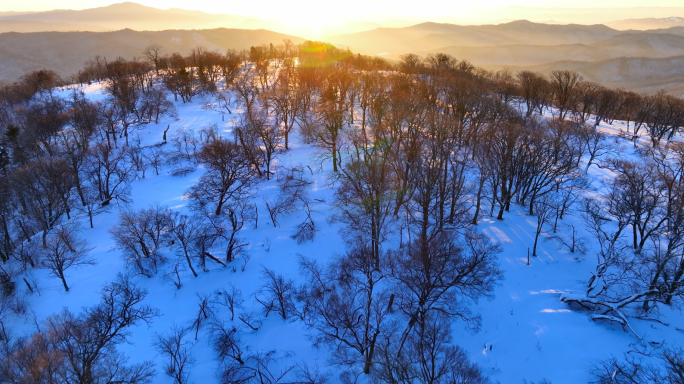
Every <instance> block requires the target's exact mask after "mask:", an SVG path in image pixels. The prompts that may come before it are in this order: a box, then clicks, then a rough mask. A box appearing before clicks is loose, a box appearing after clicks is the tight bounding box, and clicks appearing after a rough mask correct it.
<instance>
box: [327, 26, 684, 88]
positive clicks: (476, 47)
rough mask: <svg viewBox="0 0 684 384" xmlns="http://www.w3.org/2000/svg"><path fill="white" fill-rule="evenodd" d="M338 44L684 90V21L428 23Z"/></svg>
mask: <svg viewBox="0 0 684 384" xmlns="http://www.w3.org/2000/svg"><path fill="white" fill-rule="evenodd" d="M328 41H330V42H331V43H333V44H335V45H338V46H342V47H349V48H350V49H352V50H353V51H358V52H361V53H364V54H369V55H382V56H384V57H386V58H388V59H398V58H399V57H400V56H401V55H403V54H406V53H416V54H419V55H423V56H424V55H426V54H430V53H438V52H441V53H447V54H450V55H452V56H454V57H456V58H458V59H462V60H463V59H465V60H469V61H471V62H472V63H473V64H475V65H479V66H483V67H485V68H489V69H501V68H508V69H510V70H512V71H516V70H521V69H533V70H537V71H540V72H550V71H551V70H553V69H560V68H563V69H573V70H576V71H578V72H580V73H582V74H583V75H584V77H586V78H587V79H589V80H593V81H597V82H599V83H603V84H606V85H610V86H613V87H624V88H628V89H633V90H637V91H645V92H655V91H657V90H659V89H666V90H669V91H671V92H675V93H677V94H681V95H684V61H683V59H684V57H682V56H683V55H684V27H670V28H667V29H653V30H647V31H636V30H628V31H619V30H616V29H613V28H610V27H608V26H605V25H600V24H599V25H578V24H568V25H559V24H541V23H533V22H530V21H526V20H518V21H514V22H510V23H503V24H498V25H470V26H462V25H453V24H438V23H422V24H418V25H414V26H411V27H408V28H377V29H375V30H372V31H365V32H360V33H352V34H345V35H338V36H332V37H330V38H328Z"/></svg>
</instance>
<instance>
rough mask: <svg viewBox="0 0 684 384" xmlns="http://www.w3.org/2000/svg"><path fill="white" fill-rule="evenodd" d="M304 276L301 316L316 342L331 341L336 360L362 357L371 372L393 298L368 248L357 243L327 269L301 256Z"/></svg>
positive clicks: (351, 360) (354, 360)
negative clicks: (356, 245)
mask: <svg viewBox="0 0 684 384" xmlns="http://www.w3.org/2000/svg"><path fill="white" fill-rule="evenodd" d="M300 263H301V270H302V274H303V276H304V278H305V280H304V281H305V282H304V284H303V285H302V287H301V288H300V289H299V290H298V293H297V297H298V301H299V303H300V305H301V309H300V310H299V311H300V314H299V316H300V318H302V319H303V321H304V323H305V324H307V325H308V326H309V327H311V328H313V329H314V330H315V331H316V334H315V340H316V342H318V343H324V344H328V345H330V346H333V347H334V352H333V358H334V360H335V361H336V362H338V363H340V364H352V363H357V362H359V363H362V364H363V372H364V373H366V374H369V373H370V371H371V367H372V366H373V363H374V362H375V359H376V356H375V352H376V348H377V346H378V341H379V340H380V339H382V337H384V334H385V332H387V331H389V329H388V328H387V323H388V322H389V318H388V314H389V313H390V306H389V305H388V303H390V302H391V299H390V295H389V293H387V292H385V291H383V290H382V289H381V287H380V284H379V283H380V281H381V280H383V279H384V278H385V274H384V273H383V272H382V269H380V270H379V269H378V268H376V263H375V259H374V257H373V253H372V251H371V250H370V249H368V248H355V249H352V250H350V251H348V252H347V254H346V255H345V256H343V257H340V258H337V259H336V260H335V262H334V263H332V264H331V265H330V266H329V267H328V268H327V269H324V268H322V267H321V266H320V265H319V264H318V263H317V262H316V261H314V260H310V259H305V258H303V259H302V260H301V262H300Z"/></svg>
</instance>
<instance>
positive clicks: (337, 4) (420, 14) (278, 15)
mask: <svg viewBox="0 0 684 384" xmlns="http://www.w3.org/2000/svg"><path fill="white" fill-rule="evenodd" d="M121 1H122V0H119V1H116V0H25V1H10V0H0V12H1V11H45V10H52V9H85V8H96V7H102V6H107V5H111V4H114V3H118V2H121ZM135 2H137V3H139V4H143V5H147V6H151V7H155V8H160V9H168V8H182V9H194V10H201V11H204V12H208V13H225V14H233V15H246V16H250V17H254V18H259V19H269V20H274V21H276V22H277V23H278V24H279V25H281V26H289V28H290V29H292V28H295V29H296V28H300V29H301V28H304V29H306V30H307V31H313V33H314V34H315V35H318V34H320V33H321V30H322V29H323V28H326V27H330V26H333V25H342V24H343V23H344V22H348V21H353V20H359V21H374V22H380V23H382V24H384V25H386V26H400V25H399V24H396V25H390V24H388V23H392V22H395V23H401V22H403V23H408V22H417V21H435V22H448V23H459V24H482V23H498V22H505V21H511V20H517V19H527V20H532V21H537V22H559V23H579V24H598V23H605V22H608V21H613V20H620V19H629V18H643V17H670V16H681V17H684V8H682V7H684V0H572V1H568V0H564V1H559V0H475V1H473V0H467V1H466V0H342V1H330V0H328V1H326V0H237V1H229V0H228V1H227V0H194V1H188V0H136V1H135ZM511 7H527V8H511ZM597 7H601V8H597ZM630 7H650V8H649V9H643V8H642V9H633V8H630ZM653 7H680V8H679V9H680V10H681V11H680V10H677V11H674V12H673V11H671V9H670V8H662V9H661V8H653ZM568 8H572V9H568ZM616 8H620V9H619V10H618V9H616ZM274 28H275V26H274ZM281 31H283V30H282V28H281ZM287 32H288V33H294V32H296V30H287ZM338 33H341V32H338Z"/></svg>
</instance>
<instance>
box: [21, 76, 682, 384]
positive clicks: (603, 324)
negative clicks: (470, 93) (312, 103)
mask: <svg viewBox="0 0 684 384" xmlns="http://www.w3.org/2000/svg"><path fill="white" fill-rule="evenodd" d="M83 91H84V92H85V94H86V95H87V97H88V98H89V99H91V100H100V99H103V98H104V97H105V95H104V91H103V88H102V87H101V86H100V85H97V84H96V85H92V86H87V87H84V88H83ZM60 92H61V93H60V95H61V96H63V97H65V98H66V97H68V96H69V92H71V91H69V90H61V91H60ZM175 105H176V107H177V108H178V114H179V118H178V119H177V120H175V119H170V118H164V119H163V120H161V121H160V122H159V124H154V123H152V124H149V125H146V126H142V127H138V128H136V129H135V130H134V131H132V132H131V133H130V138H129V139H130V140H131V141H132V142H134V141H135V140H138V139H139V140H140V143H141V145H142V146H151V145H155V144H159V143H161V142H162V136H163V133H164V130H165V129H166V128H167V127H169V126H170V129H169V131H168V135H169V137H173V136H174V135H175V134H177V133H178V132H179V131H180V130H183V129H193V130H195V131H198V130H199V129H201V128H204V127H209V126H212V125H214V124H216V125H217V126H218V129H219V131H220V133H221V134H222V135H223V136H224V137H225V138H226V139H228V140H233V131H232V127H233V125H234V119H237V118H238V117H239V115H240V113H241V112H243V111H242V110H241V109H240V108H239V107H237V106H235V105H234V106H233V108H232V112H233V114H229V113H227V112H226V110H225V109H223V108H221V107H220V106H219V104H218V102H217V100H216V99H215V98H213V97H212V96H204V97H202V96H197V97H195V98H194V99H193V101H192V102H190V103H181V102H180V101H178V102H176V103H175ZM599 129H600V130H602V131H604V132H605V133H607V135H608V136H607V140H610V141H615V142H616V143H617V145H618V146H619V156H620V158H623V159H634V160H638V159H639V155H638V154H636V152H635V148H634V146H633V145H632V143H631V142H629V141H627V140H625V139H622V138H620V137H619V135H618V134H619V132H620V131H624V130H625V124H624V122H621V121H616V122H615V123H614V124H612V125H609V124H606V123H601V125H600V126H599ZM641 140H642V141H641V142H640V143H639V145H640V146H648V145H650V140H648V138H643V137H642V139H641ZM167 145H169V144H167ZM320 151H321V150H320V149H319V148H317V147H315V146H314V145H313V144H306V143H304V142H303V140H302V138H301V137H300V134H299V132H298V130H297V128H295V129H294V130H293V133H292V134H291V137H290V150H288V151H284V150H283V151H280V152H279V153H278V154H277V155H276V156H275V160H274V162H273V164H272V169H273V171H274V172H275V175H276V177H273V178H272V179H271V180H269V181H266V180H265V179H263V180H262V181H260V182H259V184H258V186H257V187H256V193H255V194H254V196H253V197H252V199H251V202H252V203H254V204H256V205H257V207H258V221H257V223H256V224H255V223H254V222H248V223H247V224H246V225H245V227H244V228H243V229H242V230H241V231H240V233H239V234H240V236H241V237H242V238H243V239H244V241H245V243H247V244H248V245H246V246H245V247H244V249H243V253H242V255H241V256H240V257H238V258H237V259H236V260H235V261H233V262H232V263H229V264H228V265H227V267H223V266H221V265H219V264H217V263H214V262H212V261H207V270H206V271H202V270H201V268H199V267H198V268H197V272H198V274H199V277H197V278H195V277H193V276H192V274H191V273H190V272H189V271H187V270H185V271H183V272H182V275H181V280H182V287H181V288H180V289H176V287H175V286H174V285H173V284H171V282H170V281H168V280H167V279H165V278H164V274H165V273H166V271H167V270H168V268H170V267H171V265H172V263H167V264H165V265H164V266H163V267H162V268H161V270H160V272H159V273H158V274H156V275H154V276H153V277H152V278H149V279H148V278H146V277H144V276H136V277H133V279H134V281H135V282H136V283H137V284H139V285H140V286H141V287H143V288H145V289H146V290H148V292H149V294H148V296H147V298H146V300H145V304H148V305H151V306H153V307H155V308H158V309H159V311H160V313H161V315H160V316H159V317H157V318H155V319H154V321H153V322H152V323H151V324H149V325H145V324H142V325H140V326H137V327H135V328H134V329H133V331H132V337H131V338H130V340H131V341H132V343H130V344H123V345H121V346H119V349H120V350H121V351H122V352H123V353H125V354H127V355H128V356H129V357H130V362H141V361H144V360H153V361H154V362H155V364H156V367H157V369H156V370H157V375H156V377H155V378H154V381H153V382H154V383H160V384H161V383H170V382H172V379H171V378H170V377H168V376H166V375H165V374H164V370H163V368H162V365H163V364H164V362H165V358H164V357H163V356H161V355H159V354H158V352H157V350H156V349H155V347H154V345H153V344H154V341H155V335H156V334H159V333H166V332H168V331H169V329H170V328H171V327H172V326H173V325H177V326H181V327H185V326H188V327H189V326H191V325H192V324H193V322H194V321H195V320H196V319H197V316H198V308H199V307H198V306H199V303H200V301H201V300H200V298H199V297H201V296H203V295H211V294H213V293H214V292H215V291H217V290H218V289H222V288H228V287H229V286H230V284H233V285H234V286H235V287H237V288H239V289H240V290H241V291H242V298H243V300H244V302H243V304H242V308H240V309H238V310H237V312H236V318H235V320H234V321H233V322H232V324H233V326H235V327H237V328H239V329H240V330H241V331H242V332H243V341H244V343H245V345H248V346H249V350H250V351H253V352H262V353H264V354H267V353H272V356H273V357H274V358H275V361H276V362H277V367H278V368H277V369H275V370H274V371H283V372H284V371H286V370H287V369H289V368H290V367H292V366H304V365H308V366H310V367H316V366H317V367H319V368H320V370H321V372H324V373H327V374H329V375H330V380H331V381H330V382H332V383H336V382H339V379H338V375H339V373H340V371H341V369H340V368H339V367H336V366H331V365H330V363H329V361H328V358H329V356H330V352H329V351H328V347H327V346H326V345H320V346H315V345H313V341H312V339H311V337H310V335H311V332H313V331H312V330H311V329H309V328H307V327H306V326H305V325H304V324H303V323H302V322H299V321H294V320H283V319H282V318H280V317H279V316H277V314H275V313H272V314H271V315H269V316H268V317H264V318H262V323H261V325H260V326H258V330H257V331H253V330H251V329H249V328H248V327H246V326H245V324H243V323H242V322H240V321H239V320H238V318H237V315H238V314H249V313H256V314H259V315H262V314H263V311H262V307H261V305H260V304H259V303H258V302H257V301H256V300H255V292H256V291H257V290H258V287H259V285H260V284H261V283H260V279H261V276H262V270H263V268H264V267H265V268H268V269H272V270H275V271H276V272H277V273H280V274H283V275H284V276H286V277H288V278H293V279H296V280H297V279H301V275H300V272H299V260H300V258H301V257H302V256H305V257H309V258H314V259H316V260H318V261H319V262H320V263H326V262H328V261H330V260H332V258H333V257H334V256H335V255H339V254H342V253H344V251H345V243H344V241H343V239H342V238H341V236H340V234H339V230H340V228H341V226H342V225H341V224H340V223H332V222H330V221H329V219H330V217H331V215H332V214H334V213H335V208H334V207H333V206H332V205H331V203H332V201H333V198H334V191H335V188H336V185H335V183H334V182H333V181H332V179H331V178H330V173H331V171H332V164H331V162H330V160H324V161H322V162H320V161H319V160H318V157H317V155H318V154H320ZM298 165H300V166H302V167H304V169H305V171H306V174H307V175H308V176H307V177H310V178H311V181H312V184H311V185H310V187H309V190H308V193H309V196H310V198H311V202H312V205H311V210H312V219H313V220H314V221H315V223H316V225H317V228H318V232H317V233H316V235H315V238H314V239H313V241H311V242H305V243H302V244H297V242H296V241H295V240H293V239H292V238H291V235H292V233H293V232H294V230H295V227H296V226H297V225H298V224H299V223H301V222H302V220H303V219H304V218H305V217H306V214H305V212H294V213H292V214H289V215H282V216H281V217H280V218H279V220H278V226H277V227H274V226H273V225H272V223H271V222H270V220H269V216H268V212H267V210H266V208H265V206H264V200H269V199H273V198H274V197H275V196H276V195H277V194H278V192H279V188H278V182H277V178H278V177H279V176H278V175H279V172H282V171H283V170H284V169H285V168H287V167H293V166H298ZM307 166H309V167H310V168H307ZM584 166H585V165H580V169H583V167H584ZM171 171H172V167H171V166H167V165H164V166H162V167H161V170H160V175H158V176H157V175H155V172H154V170H153V169H152V168H148V169H147V170H146V172H145V177H144V178H140V179H138V180H136V181H134V182H133V183H132V186H131V187H132V189H131V198H132V202H131V203H130V204H128V205H126V204H123V203H119V202H114V203H112V205H113V206H112V207H111V209H110V210H109V211H108V212H106V213H103V214H100V215H98V216H95V218H94V228H93V229H90V228H89V224H88V218H87V216H84V215H81V216H77V217H76V219H74V220H76V221H78V222H80V227H81V232H80V235H81V236H82V237H83V238H84V239H85V240H86V241H87V242H88V245H89V247H92V248H93V250H92V251H91V255H92V256H93V257H94V259H96V261H97V264H96V265H94V266H83V267H81V268H78V269H69V270H68V271H67V276H66V279H67V280H68V281H69V283H70V288H71V289H70V291H69V292H65V291H64V289H63V288H62V283H61V282H60V280H59V279H56V278H54V277H51V276H49V275H48V274H47V271H45V270H35V271H33V272H32V274H33V275H34V276H33V277H31V281H37V282H38V286H37V289H38V292H36V293H34V294H28V292H24V291H27V289H26V287H25V286H24V285H23V284H21V286H20V285H17V287H18V289H19V290H20V291H22V294H27V300H28V304H29V306H30V309H31V311H32V315H31V316H32V317H33V318H34V319H35V323H38V324H39V323H40V322H41V321H42V319H45V318H46V317H47V316H49V315H51V314H54V313H57V312H59V311H61V310H62V309H64V308H68V309H70V310H72V311H74V312H79V311H80V309H81V308H82V307H87V306H90V305H93V304H95V303H97V302H98V300H99V294H98V291H99V289H100V288H101V287H102V286H103V285H104V284H105V283H107V282H111V281H114V280H115V279H116V277H117V274H120V273H125V272H126V270H127V267H126V265H125V263H124V261H123V258H122V256H121V252H120V251H119V250H116V249H115V242H114V239H113V238H112V236H111V234H110V233H109V229H110V228H111V227H112V226H113V225H116V224H117V222H118V219H119V213H120V211H122V210H136V209H143V208H148V207H150V206H151V205H154V204H159V205H162V206H167V207H169V208H170V209H171V210H173V211H176V212H180V213H187V212H188V211H189V208H188V204H189V200H188V198H187V196H186V193H187V191H188V189H189V188H190V187H191V186H192V185H193V184H195V183H196V182H197V180H198V178H199V176H200V175H201V174H202V173H203V172H204V170H203V169H202V167H201V166H200V167H199V168H198V169H197V170H195V171H193V172H190V173H188V174H186V175H184V176H173V175H172V174H171ZM612 176H613V175H612V174H611V172H610V171H608V170H607V169H602V168H599V167H597V166H596V165H595V164H594V165H591V167H590V168H589V171H588V178H589V179H590V189H591V190H592V191H597V192H598V191H601V190H604V189H605V188H606V181H608V180H610V179H611V178H612ZM589 193H593V192H589ZM489 210H490V202H489V201H488V200H485V201H484V203H483V209H482V212H481V220H480V223H479V224H478V225H477V226H475V227H474V229H475V230H476V231H478V232H480V233H482V234H484V235H486V236H487V237H488V238H489V239H491V240H492V241H493V242H496V243H498V244H500V245H501V247H502V250H503V251H502V252H501V253H500V254H498V256H497V257H498V260H499V265H500V268H501V269H502V271H503V276H504V279H503V280H502V281H501V282H500V284H499V285H498V286H497V288H496V289H495V291H494V292H493V293H494V298H493V299H492V300H484V299H483V300H480V301H479V302H478V303H477V304H476V305H474V306H473V308H472V310H473V312H474V313H478V314H480V315H481V317H482V326H481V328H480V329H479V330H477V331H474V330H471V329H468V327H467V325H466V324H465V323H464V322H462V321H454V322H453V324H452V325H451V327H452V334H453V343H454V344H456V345H459V346H460V347H461V348H463V350H464V351H465V352H466V353H467V355H468V356H469V358H470V359H471V360H472V361H473V362H475V363H477V364H478V365H479V366H480V367H481V368H482V370H483V372H484V373H485V374H486V375H487V376H488V377H489V378H490V379H491V380H492V382H497V381H498V382H500V383H502V384H507V383H514V384H519V383H523V382H528V383H532V382H534V383H537V382H539V381H541V380H543V379H547V380H549V381H550V382H552V383H554V384H564V383H586V382H588V381H590V379H591V376H590V374H589V371H590V369H591V368H592V363H594V362H596V361H597V360H599V359H605V358H609V357H611V356H615V357H618V358H621V357H622V355H623V353H625V352H627V351H630V350H634V349H635V348H643V349H645V350H647V351H651V352H654V351H657V350H658V348H660V347H662V346H668V347H681V346H684V315H683V313H682V311H681V309H677V308H670V307H666V306H660V307H659V308H658V309H657V311H658V313H659V317H658V318H659V319H660V322H655V321H649V320H638V319H635V318H631V319H630V324H631V326H632V327H633V329H634V333H636V334H638V335H639V336H640V337H641V338H643V342H639V340H638V339H637V337H636V336H635V334H634V333H632V332H631V331H629V330H627V331H626V330H624V329H623V328H622V327H621V326H619V325H617V324H616V323H615V322H608V321H593V320H592V319H591V318H590V316H589V315H590V314H588V313H586V312H585V311H578V308H576V307H575V306H573V305H568V304H567V303H565V302H562V301H561V297H562V296H567V297H570V296H572V295H573V294H575V295H582V294H583V293H584V292H585V291H586V284H587V281H588V280H589V278H590V277H591V275H592V273H593V272H594V271H595V268H596V265H597V258H596V256H595V254H596V244H595V240H594V239H593V238H592V237H591V236H590V235H589V233H588V232H587V231H586V230H585V226H584V224H583V222H582V220H581V218H580V216H579V213H578V212H576V211H572V212H569V214H567V216H566V217H565V218H564V219H563V220H561V221H560V222H559V225H558V233H556V234H555V235H560V236H563V237H564V238H565V239H568V238H569V236H572V229H571V228H572V227H571V225H574V227H575V228H576V229H577V234H576V236H577V238H578V239H582V241H584V242H585V245H586V252H585V253H584V254H582V253H580V252H574V253H572V252H569V250H568V248H567V247H562V246H561V245H560V244H559V243H558V242H556V241H553V240H552V239H551V238H550V237H551V236H552V235H554V234H553V233H549V232H551V231H550V228H549V227H547V228H545V230H544V232H542V235H541V238H540V240H539V245H538V249H537V253H538V256H536V257H533V256H530V258H529V259H530V261H529V265H528V254H529V253H530V252H531V249H532V245H533V243H534V236H535V229H536V226H537V219H536V217H535V216H530V215H529V214H528V211H529V208H528V207H521V206H518V205H516V204H513V205H512V206H511V211H510V212H507V213H506V216H505V219H504V220H502V221H498V220H496V218H495V217H490V216H489ZM495 213H496V211H495ZM399 242H400V234H399V233H397V231H394V232H393V233H392V234H391V236H390V238H389V239H388V240H387V241H386V242H385V243H384V244H383V247H384V248H385V249H390V248H398V246H399ZM219 246H220V244H219ZM164 252H165V253H166V255H167V256H168V258H169V259H170V260H175V259H176V258H177V256H176V255H175V254H174V251H173V250H171V249H166V250H165V251H164ZM245 255H248V256H245ZM246 257H248V260H246ZM243 269H244V270H243ZM298 281H299V282H301V280H298ZM211 316H216V317H220V318H223V319H224V320H226V321H227V322H229V318H230V317H229V314H228V313H227V312H226V311H225V309H222V310H219V309H217V310H216V312H215V313H213V314H212V315H211ZM15 322H16V323H15V324H13V325H12V327H13V328H14V329H17V330H18V329H23V330H24V331H26V332H29V331H32V330H33V329H34V328H33V327H34V325H35V324H31V322H30V321H24V320H21V321H19V320H15ZM665 324H667V325H665ZM188 340H189V341H190V342H191V345H192V347H191V350H190V351H191V353H192V355H193V357H194V360H195V362H194V364H192V365H191V366H190V382H194V383H196V384H199V383H213V382H217V377H216V370H217V367H218V362H217V360H216V358H215V353H214V351H213V350H212V348H211V346H210V345H209V335H208V332H207V328H206V327H204V326H202V327H201V328H200V330H199V333H198V336H197V340H196V341H195V330H194V329H192V331H190V332H189V336H188ZM273 351H274V352H273ZM646 359H647V360H648V357H647V358H646ZM654 359H655V358H654ZM654 361H655V360H654ZM365 380H367V378H365V377H364V376H361V377H360V381H359V382H365ZM297 381H298V378H297V377H296V375H295V371H294V370H293V371H291V372H290V373H289V376H286V378H284V379H283V382H297Z"/></svg>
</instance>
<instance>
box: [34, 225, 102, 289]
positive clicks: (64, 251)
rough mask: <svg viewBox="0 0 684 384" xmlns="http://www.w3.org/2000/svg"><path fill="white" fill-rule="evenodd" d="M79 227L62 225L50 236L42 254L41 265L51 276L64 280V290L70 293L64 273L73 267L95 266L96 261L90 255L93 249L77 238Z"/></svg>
mask: <svg viewBox="0 0 684 384" xmlns="http://www.w3.org/2000/svg"><path fill="white" fill-rule="evenodd" d="M77 232H78V227H77V226H76V225H74V224H71V223H68V224H61V225H59V226H57V228H56V229H55V230H54V231H53V232H52V233H50V235H48V238H47V247H46V248H44V249H43V250H42V252H41V257H40V264H41V266H42V267H43V268H45V269H47V270H48V271H50V274H51V275H53V276H55V277H57V278H59V279H60V280H62V284H63V285H64V290H65V291H67V292H68V291H69V286H68V285H67V282H66V277H65V275H64V273H65V272H66V271H67V270H68V269H69V268H72V267H81V266H85V265H95V259H93V258H92V257H90V256H89V255H88V253H89V252H90V251H91V250H92V248H88V247H87V243H86V242H85V241H84V240H82V239H79V238H78V237H77Z"/></svg>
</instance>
